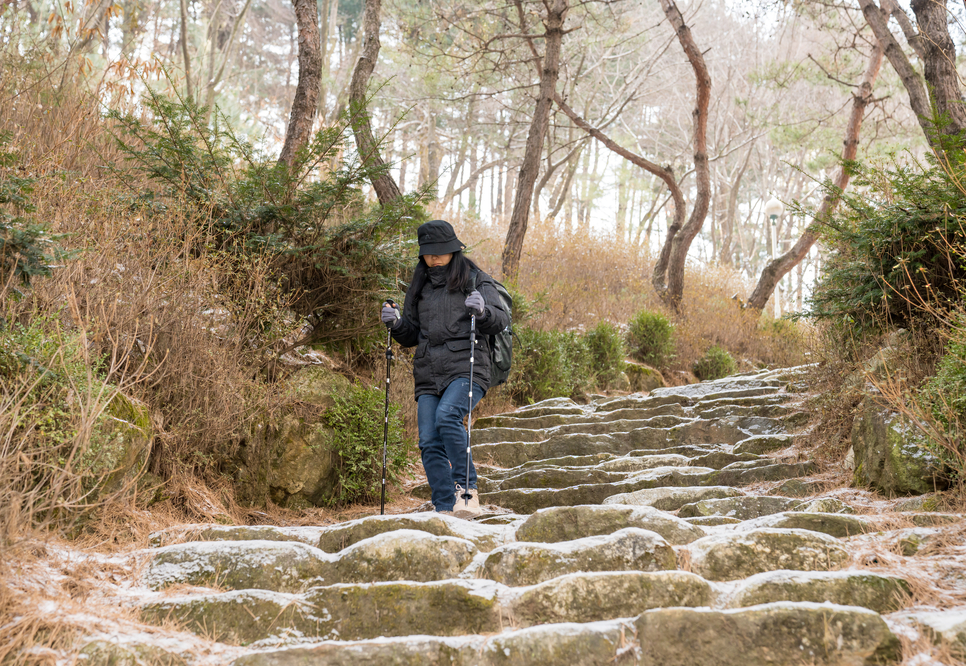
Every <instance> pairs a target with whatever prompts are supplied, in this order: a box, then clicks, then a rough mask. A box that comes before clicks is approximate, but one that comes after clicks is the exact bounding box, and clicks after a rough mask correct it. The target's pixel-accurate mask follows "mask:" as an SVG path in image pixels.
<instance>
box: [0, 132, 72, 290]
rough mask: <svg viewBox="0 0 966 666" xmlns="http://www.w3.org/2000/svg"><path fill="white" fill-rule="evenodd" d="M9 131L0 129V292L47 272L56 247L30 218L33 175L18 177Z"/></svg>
mask: <svg viewBox="0 0 966 666" xmlns="http://www.w3.org/2000/svg"><path fill="white" fill-rule="evenodd" d="M9 142H10V133H9V132H0V295H2V294H3V289H4V288H5V287H6V286H7V285H8V284H11V283H13V284H30V280H31V278H33V277H36V276H45V275H50V269H51V267H52V265H53V263H54V261H55V255H56V254H57V252H58V248H57V246H56V244H55V240H56V239H54V238H51V236H50V234H49V232H48V231H47V228H46V227H45V226H44V225H42V224H40V223H38V222H36V221H35V220H33V219H32V218H31V217H30V214H31V213H33V212H34V211H35V210H36V209H35V207H34V205H33V204H32V203H31V201H30V195H31V194H32V192H33V182H34V179H33V178H29V177H24V176H21V175H20V174H19V172H18V170H17V168H16V167H17V164H18V162H19V159H18V156H17V154H16V153H15V152H13V151H10V150H7V148H6V146H7V144H8V143H9Z"/></svg>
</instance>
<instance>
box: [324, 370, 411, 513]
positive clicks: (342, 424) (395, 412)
mask: <svg viewBox="0 0 966 666" xmlns="http://www.w3.org/2000/svg"><path fill="white" fill-rule="evenodd" d="M384 418H385V393H384V392H383V391H380V390H379V389H378V388H367V387H365V386H359V385H356V386H353V387H352V388H351V389H350V391H349V394H348V395H347V396H346V397H344V398H343V397H340V396H336V398H335V405H334V406H333V407H331V408H330V409H329V410H328V411H327V412H326V413H325V416H324V417H323V419H324V421H325V423H326V425H328V426H329V427H330V428H332V429H333V430H334V431H335V453H336V454H337V456H338V464H337V473H338V478H337V483H336V491H335V495H334V497H333V498H332V500H331V503H332V504H333V505H336V506H345V505H348V504H353V503H356V502H373V501H377V500H378V499H379V497H380V495H381V493H382V445H383V433H384V427H385V421H384ZM412 451H413V444H412V442H410V441H408V440H407V439H406V437H405V434H404V430H403V423H402V418H401V416H400V415H399V406H398V405H396V404H395V403H390V404H389V446H388V448H387V453H386V478H387V482H391V483H395V482H396V481H398V480H399V476H400V474H401V473H402V472H403V471H404V470H405V469H406V466H407V465H408V463H409V456H410V453H411V452H412Z"/></svg>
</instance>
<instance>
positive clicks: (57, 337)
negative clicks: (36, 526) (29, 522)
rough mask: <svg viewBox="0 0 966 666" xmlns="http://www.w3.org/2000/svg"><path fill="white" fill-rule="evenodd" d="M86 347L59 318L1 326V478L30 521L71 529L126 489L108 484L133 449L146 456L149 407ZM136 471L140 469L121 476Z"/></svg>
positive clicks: (4, 500) (0, 501)
mask: <svg viewBox="0 0 966 666" xmlns="http://www.w3.org/2000/svg"><path fill="white" fill-rule="evenodd" d="M85 342H86V341H85V339H84V338H82V336H80V335H78V334H76V333H73V332H71V331H66V330H64V329H63V328H62V327H61V326H60V324H59V322H58V319H57V317H56V316H54V315H52V316H48V317H34V318H33V319H32V320H31V322H30V323H29V324H21V323H19V322H17V323H14V324H12V325H10V326H8V327H5V328H2V329H0V434H2V436H3V437H4V439H5V441H7V442H8V447H7V456H6V457H4V458H3V459H2V460H0V479H2V480H3V483H4V485H5V486H6V490H7V491H9V492H8V494H7V495H6V497H0V507H3V508H8V506H9V505H8V506H7V507H5V506H4V505H5V504H7V500H8V499H9V497H10V494H9V493H13V496H14V497H18V496H19V499H16V500H15V501H16V502H17V503H18V507H17V511H19V512H22V517H24V518H28V519H37V520H41V519H47V520H52V521H55V522H57V523H58V524H60V525H62V526H68V525H69V524H71V523H72V521H74V520H78V519H80V518H82V517H83V516H84V515H85V514H86V513H87V512H88V511H90V510H92V509H94V508H96V507H97V502H98V501H100V500H102V499H104V498H103V497H102V496H101V495H100V493H101V491H104V490H107V491H108V492H113V491H114V490H119V489H120V488H118V487H111V488H106V486H105V483H106V482H107V481H108V480H109V479H110V477H111V476H112V474H114V473H115V472H117V471H118V470H119V469H120V468H122V467H123V466H122V464H121V463H122V460H123V459H124V458H125V454H126V453H127V452H128V450H129V449H128V446H129V445H132V446H136V445H138V444H139V445H140V446H141V448H140V451H142V452H144V456H142V457H141V458H139V460H140V461H141V462H143V461H144V460H145V459H146V451H147V446H148V442H149V440H148V439H147V438H148V437H149V436H150V432H151V424H150V417H149V416H148V412H147V410H145V409H143V408H139V407H135V403H133V402H132V401H130V400H129V399H127V398H125V397H124V396H123V395H122V394H121V393H120V392H119V390H118V388H117V387H116V386H114V385H112V384H109V383H107V382H105V381H104V380H103V378H102V377H103V374H104V360H103V359H102V358H99V357H94V356H91V355H89V354H88V350H87V347H86V344H85ZM135 439H136V440H137V441H136V442H135ZM132 442H135V443H134V444H132ZM130 462H132V463H133V462H134V461H133V460H131V461H130ZM128 471H131V472H133V473H137V471H138V470H137V469H135V468H134V467H129V468H127V469H123V470H121V471H120V472H119V474H124V473H127V472H128ZM107 485H110V484H109V483H108V484H107Z"/></svg>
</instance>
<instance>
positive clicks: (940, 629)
mask: <svg viewBox="0 0 966 666" xmlns="http://www.w3.org/2000/svg"><path fill="white" fill-rule="evenodd" d="M898 617H901V618H902V619H903V620H904V621H906V622H909V623H911V624H912V625H913V626H915V627H916V628H917V629H919V630H920V631H922V632H923V633H924V634H926V635H927V636H929V637H930V638H931V639H932V641H933V643H935V644H936V645H942V646H945V647H947V648H951V650H952V652H953V653H954V654H955V655H956V656H959V657H966V611H963V610H946V611H917V612H912V613H902V614H901V615H900V616H898Z"/></svg>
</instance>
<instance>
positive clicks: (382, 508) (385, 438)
mask: <svg viewBox="0 0 966 666" xmlns="http://www.w3.org/2000/svg"><path fill="white" fill-rule="evenodd" d="M386 303H388V304H389V305H390V307H396V304H395V303H393V302H392V299H391V298H389V299H386ZM392 359H393V356H392V324H390V323H387V324H386V416H385V424H384V425H383V429H382V499H381V500H380V502H379V515H380V516H383V515H385V514H386V449H387V448H388V447H389V373H390V368H391V367H392Z"/></svg>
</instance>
